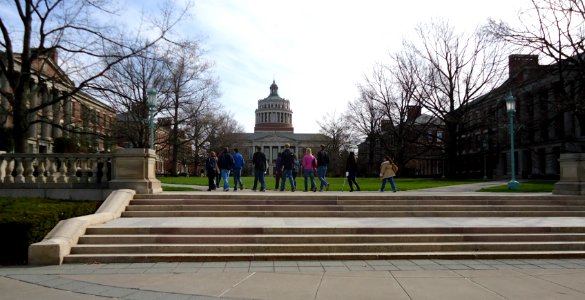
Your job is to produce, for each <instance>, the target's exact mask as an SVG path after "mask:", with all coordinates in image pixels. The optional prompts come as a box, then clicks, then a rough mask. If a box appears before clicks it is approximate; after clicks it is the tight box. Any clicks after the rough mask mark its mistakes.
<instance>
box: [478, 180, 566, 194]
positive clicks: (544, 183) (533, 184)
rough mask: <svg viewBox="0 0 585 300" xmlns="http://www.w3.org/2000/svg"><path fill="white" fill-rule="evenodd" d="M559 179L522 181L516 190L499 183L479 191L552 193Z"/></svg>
mask: <svg viewBox="0 0 585 300" xmlns="http://www.w3.org/2000/svg"><path fill="white" fill-rule="evenodd" d="M556 182H557V181H551V180H533V181H524V182H521V183H520V190H518V191H514V190H510V189H508V185H507V184H504V185H499V186H494V187H490V188H483V189H481V190H479V192H491V193H494V192H504V193H550V192H552V190H553V188H554V184H555V183H556Z"/></svg>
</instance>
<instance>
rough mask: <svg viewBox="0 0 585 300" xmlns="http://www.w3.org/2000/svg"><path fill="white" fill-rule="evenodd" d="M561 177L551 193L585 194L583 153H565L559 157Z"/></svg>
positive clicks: (584, 156) (584, 159)
mask: <svg viewBox="0 0 585 300" xmlns="http://www.w3.org/2000/svg"><path fill="white" fill-rule="evenodd" d="M559 163H560V165H561V179H560V180H559V182H557V183H555V187H554V189H553V194H560V195H585V153H566V154H561V157H560V158H559Z"/></svg>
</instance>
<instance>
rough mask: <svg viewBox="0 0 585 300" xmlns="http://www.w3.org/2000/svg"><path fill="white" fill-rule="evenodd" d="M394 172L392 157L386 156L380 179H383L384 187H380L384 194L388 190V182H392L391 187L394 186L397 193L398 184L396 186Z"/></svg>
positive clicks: (381, 166)
mask: <svg viewBox="0 0 585 300" xmlns="http://www.w3.org/2000/svg"><path fill="white" fill-rule="evenodd" d="M394 176H396V173H394V170H392V164H391V163H390V157H389V156H388V155H386V156H384V161H383V162H382V164H381V165H380V179H382V186H381V187H380V192H383V191H384V189H385V188H386V182H390V186H392V191H393V192H395V193H396V184H394Z"/></svg>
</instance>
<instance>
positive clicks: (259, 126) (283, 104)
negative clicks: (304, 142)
mask: <svg viewBox="0 0 585 300" xmlns="http://www.w3.org/2000/svg"><path fill="white" fill-rule="evenodd" d="M267 131H285V132H294V128H293V125H292V110H291V109H290V101H289V100H286V99H284V98H281V97H280V96H278V85H276V81H275V80H273V81H272V84H271V85H270V95H269V96H268V97H267V98H264V99H260V100H258V108H257V109H256V126H254V132H267Z"/></svg>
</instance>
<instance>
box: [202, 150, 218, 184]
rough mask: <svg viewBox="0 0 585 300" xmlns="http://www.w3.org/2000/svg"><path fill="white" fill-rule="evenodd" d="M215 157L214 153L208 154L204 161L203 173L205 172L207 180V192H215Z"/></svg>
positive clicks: (216, 168)
mask: <svg viewBox="0 0 585 300" xmlns="http://www.w3.org/2000/svg"><path fill="white" fill-rule="evenodd" d="M217 170H218V167H217V155H215V151H210V152H209V157H207V159H206V160H205V171H206V172H207V179H208V185H209V186H208V189H207V190H208V191H213V190H215V188H216V186H215V177H216V176H217Z"/></svg>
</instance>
